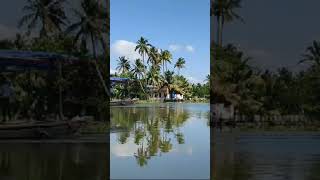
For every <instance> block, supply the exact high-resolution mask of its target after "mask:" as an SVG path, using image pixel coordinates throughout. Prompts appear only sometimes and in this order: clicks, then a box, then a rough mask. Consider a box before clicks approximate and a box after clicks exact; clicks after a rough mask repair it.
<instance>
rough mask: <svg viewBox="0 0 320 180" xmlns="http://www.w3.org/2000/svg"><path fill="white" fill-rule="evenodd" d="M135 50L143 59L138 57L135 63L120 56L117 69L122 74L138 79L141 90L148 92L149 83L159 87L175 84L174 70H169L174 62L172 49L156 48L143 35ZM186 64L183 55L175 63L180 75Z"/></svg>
mask: <svg viewBox="0 0 320 180" xmlns="http://www.w3.org/2000/svg"><path fill="white" fill-rule="evenodd" d="M135 51H137V52H138V53H139V54H140V55H141V57H142V60H141V59H139V58H138V59H136V60H134V63H133V64H131V63H130V60H129V59H128V58H126V57H124V56H122V57H119V59H118V60H117V61H118V66H117V70H118V72H119V73H120V76H123V77H130V78H134V79H136V80H138V81H139V83H140V87H141V90H142V91H144V92H146V91H145V90H146V87H147V86H148V85H152V86H154V87H157V88H159V87H160V86H162V85H164V84H165V83H166V84H167V85H169V86H170V85H173V83H174V71H170V70H168V63H169V64H171V62H172V54H171V52H170V51H168V50H162V49H158V48H156V47H155V46H153V45H151V44H150V43H149V41H148V40H147V39H145V38H143V37H141V38H140V39H139V40H138V41H137V45H136V47H135ZM185 64H186V61H185V59H184V58H182V57H180V58H178V59H177V61H176V63H175V64H174V68H176V69H177V74H178V76H179V75H180V70H181V69H182V68H184V67H185ZM161 69H162V72H161Z"/></svg>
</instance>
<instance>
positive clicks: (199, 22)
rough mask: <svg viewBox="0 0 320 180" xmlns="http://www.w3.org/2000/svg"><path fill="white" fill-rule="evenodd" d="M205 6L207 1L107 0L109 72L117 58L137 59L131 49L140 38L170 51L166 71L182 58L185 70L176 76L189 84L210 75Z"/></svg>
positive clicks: (208, 18) (114, 65) (207, 4)
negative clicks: (170, 62)
mask: <svg viewBox="0 0 320 180" xmlns="http://www.w3.org/2000/svg"><path fill="white" fill-rule="evenodd" d="M209 4H210V2H209V0H161V1H158V0H111V2H110V13H111V14H110V17H111V26H110V44H111V72H113V71H114V70H115V69H116V66H117V62H116V60H117V59H118V57H119V56H122V55H124V56H127V57H128V58H129V59H131V60H132V61H133V60H134V59H135V58H137V57H138V54H137V53H136V52H134V51H133V48H134V46H135V43H136V42H137V40H138V39H139V38H140V37H141V36H143V37H145V38H146V39H148V40H149V42H150V43H151V44H153V45H154V46H156V47H158V48H161V49H168V50H170V51H171V53H172V54H173V63H172V65H169V66H168V68H169V67H170V68H171V69H173V64H174V63H175V62H176V60H177V59H178V58H179V57H183V58H185V60H186V68H185V69H182V70H181V71H180V73H181V74H182V75H185V76H186V77H187V78H188V79H189V80H190V81H192V82H196V83H197V82H203V80H204V79H205V77H206V75H208V74H209V73H210V67H209V66H210V16H209V7H210V6H209Z"/></svg>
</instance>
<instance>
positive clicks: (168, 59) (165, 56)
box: [161, 50, 172, 71]
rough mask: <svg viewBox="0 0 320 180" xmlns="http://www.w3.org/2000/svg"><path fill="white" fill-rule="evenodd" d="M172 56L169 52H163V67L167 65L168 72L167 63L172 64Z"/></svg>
mask: <svg viewBox="0 0 320 180" xmlns="http://www.w3.org/2000/svg"><path fill="white" fill-rule="evenodd" d="M171 59H172V54H171V53H170V51H168V50H164V51H161V61H162V63H163V65H164V64H165V65H166V71H167V70H168V66H167V63H170V64H171Z"/></svg>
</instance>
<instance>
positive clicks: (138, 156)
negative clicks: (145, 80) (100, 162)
mask: <svg viewBox="0 0 320 180" xmlns="http://www.w3.org/2000/svg"><path fill="white" fill-rule="evenodd" d="M208 115H209V107H208V105H207V104H198V105H197V104H183V103H176V104H170V103H166V104H160V105H140V106H139V105H137V106H133V107H112V108H111V116H112V119H111V127H112V128H113V129H115V130H114V132H115V133H114V134H111V168H112V167H113V166H114V171H112V170H111V175H112V174H114V176H115V177H123V176H118V175H119V173H120V172H119V170H118V169H116V167H117V165H119V166H120V164H121V165H126V166H128V167H129V168H131V171H134V170H133V169H135V168H136V166H137V167H141V168H143V167H148V168H150V169H153V168H154V167H155V165H154V164H157V163H160V162H161V163H165V164H167V163H170V162H171V161H172V160H173V159H172V160H171V159H168V158H166V157H164V156H165V155H166V154H170V155H168V156H173V157H174V159H177V158H179V159H180V158H182V157H184V156H186V157H185V158H186V159H187V160H188V156H189V157H191V156H194V157H196V158H197V157H199V156H201V158H206V159H205V160H202V159H201V158H200V159H199V160H200V161H203V162H200V163H199V165H207V167H204V168H203V170H201V171H202V173H203V176H204V177H208V176H209V161H210V156H209V150H210V148H209V140H210V139H209V128H208V126H207V123H208V119H209V118H208V117H209V116H208ZM191 127H194V129H193V130H192V129H191ZM117 129H118V130H119V132H117ZM189 137H190V138H189ZM195 139H197V140H198V141H199V140H200V141H199V142H196V141H195ZM198 143H200V144H201V146H199V147H197V148H196V145H197V144H198ZM195 148H196V149H195ZM201 148H203V149H202V151H203V152H202V153H204V154H200V152H199V151H200V150H201ZM168 156H167V157H168ZM121 157H122V158H121ZM112 158H113V159H114V161H112ZM133 158H134V159H135V164H136V166H134V165H132V164H130V163H131V160H132V159H133ZM189 159H190V158H189ZM149 162H153V164H152V165H150V164H149ZM175 163H179V162H175ZM183 163H184V162H183V161H181V164H183ZM190 163H191V162H190ZM195 165H197V164H195ZM191 166H192V165H191ZM165 169H166V167H163V168H162V170H163V171H165ZM138 171H139V170H138ZM146 171H149V170H146V169H144V171H142V172H143V173H145V175H143V174H142V175H141V177H142V178H146V177H150V176H147V175H146V174H148V173H149V172H151V171H152V170H150V171H149V172H146ZM179 171H181V172H182V171H190V169H184V167H181V169H180V170H178V171H177V172H178V173H177V174H174V175H173V176H175V177H181V176H183V177H185V176H184V174H179ZM191 171H193V170H191ZM169 175H170V174H168V177H170V176H169ZM129 177H130V176H128V178H129ZM155 177H157V178H159V177H158V176H155ZM155 177H154V178H155ZM186 177H187V176H186ZM131 178H132V177H131ZM170 178H172V177H170Z"/></svg>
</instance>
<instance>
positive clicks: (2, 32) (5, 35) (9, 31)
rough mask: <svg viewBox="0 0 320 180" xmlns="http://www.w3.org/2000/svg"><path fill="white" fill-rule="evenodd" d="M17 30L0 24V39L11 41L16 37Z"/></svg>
mask: <svg viewBox="0 0 320 180" xmlns="http://www.w3.org/2000/svg"><path fill="white" fill-rule="evenodd" d="M17 33H18V30H17V29H16V28H13V27H8V26H6V25H3V24H0V37H1V39H12V38H14V37H15V36H16V34H17Z"/></svg>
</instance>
